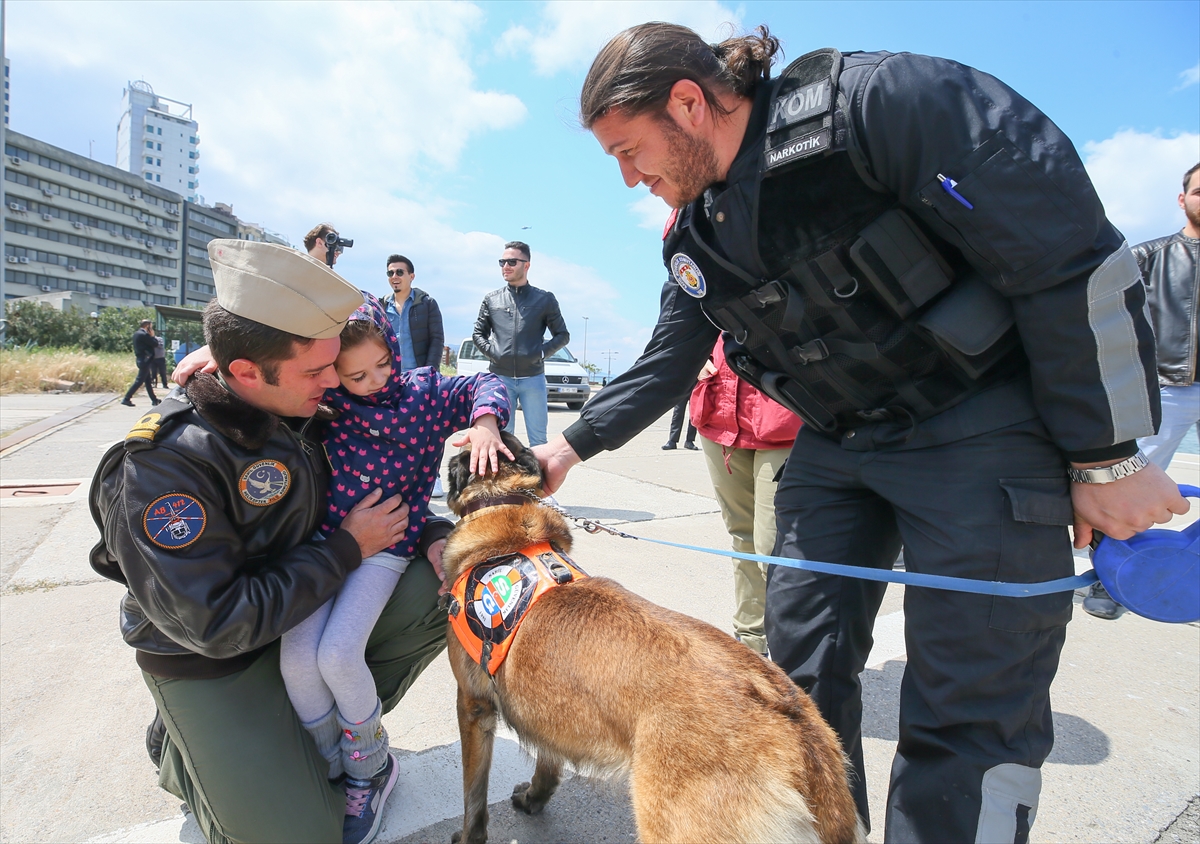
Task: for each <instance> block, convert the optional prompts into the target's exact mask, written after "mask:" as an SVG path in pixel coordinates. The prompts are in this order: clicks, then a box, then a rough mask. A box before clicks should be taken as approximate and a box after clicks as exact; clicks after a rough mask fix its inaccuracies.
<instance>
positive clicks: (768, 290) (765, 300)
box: [743, 281, 787, 308]
mask: <svg viewBox="0 0 1200 844" xmlns="http://www.w3.org/2000/svg"><path fill="white" fill-rule="evenodd" d="M786 295H787V294H786V293H785V292H784V289H783V285H782V284H780V283H779V282H778V281H772V282H771V283H769V284H764V285H763V286H762V287H760V288H758V289H757V290H755V291H754V292H753V293H751V294H749V295H748V296H746V298H745V299H744V300H743V301H745V302H746V304H747V305H749V306H750V307H752V308H763V307H766V306H767V305H773V304H775V303H776V302H780V301H782V300H783V299H784V298H786ZM747 300H748V301H747Z"/></svg>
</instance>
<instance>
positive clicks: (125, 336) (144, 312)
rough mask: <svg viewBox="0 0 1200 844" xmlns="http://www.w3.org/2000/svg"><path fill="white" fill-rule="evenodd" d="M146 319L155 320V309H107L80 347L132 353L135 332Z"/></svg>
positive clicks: (100, 350)
mask: <svg viewBox="0 0 1200 844" xmlns="http://www.w3.org/2000/svg"><path fill="white" fill-rule="evenodd" d="M72 313H74V311H72ZM144 319H149V320H152V319H154V309H153V308H105V309H104V310H102V311H101V312H100V317H99V318H98V319H97V320H96V324H95V326H94V327H93V330H92V332H91V334H90V336H89V337H88V338H87V341H86V342H83V343H80V344H79V345H80V346H82V347H83V348H85V349H93V350H95V351H97V352H132V351H133V332H135V331H137V330H138V323H140V322H141V321H142V320H144ZM89 321H90V320H89ZM43 345H48V344H43Z"/></svg>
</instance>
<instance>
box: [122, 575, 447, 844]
mask: <svg viewBox="0 0 1200 844" xmlns="http://www.w3.org/2000/svg"><path fill="white" fill-rule="evenodd" d="M439 585H440V583H439V581H438V578H437V576H436V575H435V574H434V572H433V567H432V566H431V565H430V564H429V562H428V561H427V560H425V559H423V558H418V559H416V560H414V561H413V562H412V563H411V564H410V565H409V567H408V570H407V571H405V572H404V575H403V576H402V577H401V578H400V582H399V583H398V584H397V585H396V589H395V591H394V592H393V593H392V597H391V599H390V600H389V601H388V603H387V605H386V606H385V607H384V609H383V613H382V614H381V615H380V617H379V621H378V623H376V625H375V629H374V631H373V632H372V633H371V637H370V639H369V640H368V641H367V653H366V658H367V665H368V666H369V667H370V669H371V673H372V674H373V675H374V677H375V685H376V687H377V688H378V690H379V698H380V700H382V701H383V711H384V712H388V711H390V710H391V709H392V708H393V707H394V706H395V705H396V703H397V702H398V701H399V700H400V698H401V697H403V696H404V693H405V692H406V691H408V689H409V687H410V686H411V685H412V684H413V681H415V680H416V679H417V677H418V676H419V675H420V673H421V672H422V671H423V670H424V669H425V667H426V666H428V665H429V664H430V663H431V662H433V660H434V658H435V657H436V656H437V655H438V653H440V652H441V650H442V648H444V647H445V646H446V614H445V613H444V612H441V611H439V610H438V608H437V601H438V594H437V591H438V587H439ZM142 676H143V677H144V679H145V681H146V685H147V686H148V687H149V688H150V694H151V695H153V696H154V702H155V703H156V704H158V711H159V712H160V713H161V714H162V717H163V721H164V723H165V724H166V728H167V736H166V739H165V741H164V742H163V751H162V768H161V770H160V773H159V784H160V785H161V786H162V787H163V788H164V789H166V790H167V791H168V792H170V793H171V794H174V795H175V796H177V797H179V798H180V799H181V800H183V801H184V802H185V803H187V805H188V807H189V808H190V809H191V811H192V812H193V813H194V814H195V817H196V821H197V823H199V825H200V830H201V831H202V832H203V833H204V837H205V838H206V839H207V840H208V841H209V844H225V842H238V843H239V844H250V842H313V844H318V842H330V844H340V842H341V840H342V817H343V814H344V812H345V805H346V796H345V791H344V789H343V788H342V787H341V786H334V785H332V784H331V783H330V782H329V781H328V780H327V779H326V777H325V772H327V771H328V769H329V765H328V763H327V762H326V761H325V760H324V759H322V758H321V755H320V754H319V753H318V752H317V748H316V745H315V744H314V743H313V740H312V737H311V736H309V734H308V732H307V731H306V730H305V729H304V727H302V726H301V725H300V720H299V719H298V718H297V717H296V713H295V711H294V710H293V709H292V705H291V703H290V702H289V700H288V696H287V690H286V689H285V688H284V685H283V677H282V676H281V675H280V673H279V643H278V642H276V643H275V644H273V645H272V646H271V647H270V648H269V649H268V650H267V651H266V652H265V653H263V655H262V656H261V657H259V659H258V660H256V661H255V662H254V664H252V665H251V666H250V667H249V668H246V669H244V670H243V671H239V672H238V673H236V674H231V675H229V676H227V677H219V678H217V679H215V680H167V679H163V678H161V677H154V676H152V675H150V674H147V673H145V672H142ZM453 706H454V704H453V701H450V700H447V701H446V711H447V713H449V712H451V711H452V709H453Z"/></svg>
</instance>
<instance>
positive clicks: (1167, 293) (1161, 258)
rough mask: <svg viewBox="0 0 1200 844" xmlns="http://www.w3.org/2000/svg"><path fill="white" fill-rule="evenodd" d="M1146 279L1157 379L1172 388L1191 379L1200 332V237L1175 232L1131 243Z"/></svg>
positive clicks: (1188, 383)
mask: <svg viewBox="0 0 1200 844" xmlns="http://www.w3.org/2000/svg"><path fill="white" fill-rule="evenodd" d="M1133 257H1134V258H1136V259H1137V262H1138V267H1140V268H1141V270H1142V280H1143V281H1144V282H1145V283H1146V303H1147V304H1148V305H1149V306H1150V323H1151V324H1152V325H1153V326H1154V339H1155V342H1156V343H1157V345H1158V381H1159V383H1160V384H1169V385H1173V386H1177V387H1187V386H1190V385H1191V384H1194V383H1195V382H1196V344H1197V339H1196V338H1197V334H1198V333H1200V326H1198V323H1200V240H1197V239H1196V238H1193V237H1188V236H1187V235H1185V234H1184V233H1183V232H1176V233H1175V234H1173V235H1171V236H1170V237H1160V238H1158V239H1157V240H1148V241H1146V242H1145V243H1139V244H1138V245H1137V246H1135V247H1133Z"/></svg>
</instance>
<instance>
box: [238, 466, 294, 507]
mask: <svg viewBox="0 0 1200 844" xmlns="http://www.w3.org/2000/svg"><path fill="white" fill-rule="evenodd" d="M291 486H292V475H291V473H290V472H288V470H287V466H284V465H283V464H282V463H280V462H279V461H278V460H259V461H258V462H257V463H251V464H250V466H249V467H248V468H247V469H246V471H244V472H242V477H241V479H240V480H239V481H238V492H240V493H241V494H242V498H244V499H245V500H246V501H248V502H249V503H251V504H253V505H254V506H255V507H266V506H267V505H268V504H274V503H275V502H276V501H278V500H279V499H281V498H283V497H284V496H285V495H287V492H288V490H289V489H290V488H291Z"/></svg>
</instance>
